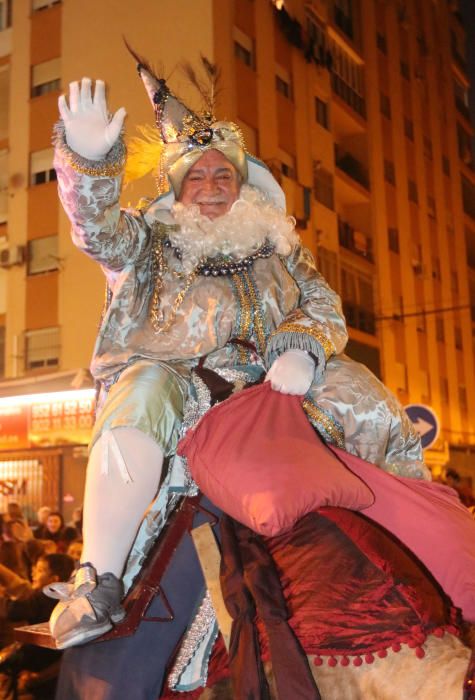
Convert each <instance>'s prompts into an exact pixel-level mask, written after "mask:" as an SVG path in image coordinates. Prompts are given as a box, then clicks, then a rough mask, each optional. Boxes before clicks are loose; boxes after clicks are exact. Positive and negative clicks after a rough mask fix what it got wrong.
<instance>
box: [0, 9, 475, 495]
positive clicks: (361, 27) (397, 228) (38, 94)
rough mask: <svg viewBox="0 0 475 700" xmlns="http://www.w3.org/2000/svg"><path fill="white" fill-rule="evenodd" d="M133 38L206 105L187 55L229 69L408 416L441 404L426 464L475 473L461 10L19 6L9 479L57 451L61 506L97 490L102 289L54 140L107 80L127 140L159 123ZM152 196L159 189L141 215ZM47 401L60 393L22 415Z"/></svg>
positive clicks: (245, 124) (353, 325) (2, 229)
mask: <svg viewBox="0 0 475 700" xmlns="http://www.w3.org/2000/svg"><path fill="white" fill-rule="evenodd" d="M124 34H125V35H126V37H127V39H128V41H129V42H130V43H131V44H132V45H133V46H134V47H136V49H137V51H138V52H139V53H142V54H144V55H145V56H147V57H149V58H150V59H151V60H152V61H155V62H156V63H157V65H160V66H161V67H162V69H163V72H164V75H165V76H167V77H169V79H170V83H171V85H172V87H173V88H174V89H175V90H177V91H178V92H179V94H181V95H182V96H183V97H184V99H185V100H187V101H188V102H189V103H190V104H191V105H192V106H193V107H196V108H198V107H199V100H198V97H197V96H196V95H195V94H194V93H193V91H192V88H191V87H190V86H189V85H188V84H187V83H186V80H185V79H184V77H183V75H182V74H181V72H180V70H179V68H178V66H179V64H180V63H181V61H182V60H183V59H185V58H186V59H188V60H190V61H192V62H193V61H195V60H197V59H198V57H199V54H200V53H202V54H204V55H206V56H208V57H209V58H211V59H212V60H214V61H216V62H217V63H218V64H219V66H220V68H221V72H222V86H223V89H222V92H221V95H220V99H219V103H218V106H217V114H218V116H221V117H225V118H230V119H234V120H235V121H236V122H238V123H239V124H240V126H241V128H242V130H243V132H244V135H245V137H246V140H247V144H248V149H249V150H250V151H251V152H253V153H254V154H256V155H257V156H259V157H260V158H261V159H263V160H264V161H266V163H267V164H268V165H269V167H270V168H271V169H272V171H273V172H274V173H275V175H276V176H277V177H278V178H279V180H280V182H281V183H282V186H283V187H284V189H285V192H286V194H287V199H288V206H289V212H290V213H292V214H293V215H294V216H295V219H296V221H297V226H298V228H299V231H300V233H301V235H302V237H303V239H304V241H305V243H306V244H307V245H308V247H309V248H310V249H311V250H312V251H313V252H314V253H315V255H316V256H317V259H318V261H319V266H320V269H321V270H322V272H323V273H324V274H325V276H326V278H327V279H328V281H329V283H330V284H331V285H332V286H333V287H334V288H336V289H337V290H338V291H339V293H340V294H341V296H342V299H343V305H344V310H345V314H346V317H347V322H348V326H349V329H350V343H349V346H348V353H349V354H350V355H352V356H353V357H354V358H355V359H357V360H360V361H362V362H365V363H366V364H367V365H368V366H369V367H370V368H371V369H372V370H373V371H374V372H375V373H376V374H377V375H378V376H380V377H381V378H382V379H383V381H384V382H385V383H386V384H387V385H388V386H389V387H390V389H391V390H392V391H393V392H394V393H395V394H396V395H397V396H398V398H399V400H400V401H401V402H402V403H403V404H404V405H407V404H423V405H427V406H429V407H430V408H431V409H433V411H434V412H435V413H436V414H437V416H438V418H439V422H440V433H439V437H438V439H437V441H436V442H435V444H434V445H433V446H432V447H431V449H430V450H429V451H428V452H427V458H428V461H429V462H430V463H431V464H433V465H435V466H436V468H437V466H439V467H440V465H442V464H447V463H448V462H449V461H450V463H452V464H454V465H455V466H457V468H459V469H460V470H461V472H462V473H463V474H465V475H466V476H470V474H471V473H473V471H475V468H473V469H472V467H471V463H472V456H473V451H474V450H475V405H474V402H475V391H474V388H475V387H474V372H473V361H474V353H473V319H475V171H474V166H473V157H472V151H471V145H470V144H471V135H472V126H471V124H470V118H469V113H468V108H467V104H468V102H467V91H468V87H469V82H468V77H467V73H466V66H465V60H464V46H465V34H464V28H463V21H462V19H461V18H460V16H459V14H458V9H457V4H456V2H454V0H284V1H282V0H226V1H225V2H223V0H194V1H193V2H190V1H189V0H161V2H159V3H157V2H151V1H148V0H135V1H134V3H130V2H125V1H124V2H119V3H117V2H114V3H112V2H109V1H107V0H81V1H79V0H62V1H59V0H55V1H54V0H0V264H1V269H0V329H1V330H0V370H1V372H2V374H3V380H2V381H0V397H4V399H5V400H6V399H8V398H10V399H11V403H10V405H11V406H13V408H10V409H7V408H5V409H2V406H1V400H3V399H0V414H1V415H2V416H3V415H5V420H4V421H3V422H1V421H0V423H1V427H0V449H1V450H2V451H1V452H0V472H1V469H2V463H3V462H5V463H7V462H8V464H9V465H10V466H9V467H8V468H9V469H10V470H11V473H12V474H13V473H14V472H15V469H17V471H18V468H17V467H18V464H19V463H23V462H25V463H26V462H27V461H28V460H30V461H31V460H33V461H35V460H36V462H35V464H37V466H36V467H35V469H36V472H35V473H37V474H40V473H45V474H46V472H45V471H44V470H45V469H47V467H46V466H42V465H46V458H48V459H53V457H52V455H53V456H54V459H53V461H52V462H51V464H52V466H51V468H50V472H51V474H52V475H53V476H51V474H50V476H49V477H48V482H49V483H51V484H52V486H51V494H53V493H54V494H56V495H55V496H54V498H55V499H58V498H59V499H63V500H64V499H66V500H64V503H63V505H64V504H68V503H69V504H71V505H72V504H76V503H77V500H78V499H79V498H80V495H79V494H80V489H81V479H82V478H83V476H82V475H83V469H84V464H85V453H84V445H85V444H86V443H87V437H88V434H89V430H90V425H91V422H92V406H93V398H92V389H91V382H90V378H89V377H88V375H87V371H86V368H87V366H88V364H89V358H90V354H91V349H92V347H93V343H94V338H95V334H96V330H97V324H98V320H99V317H100V312H101V306H102V301H103V286H104V282H103V278H102V274H101V272H100V270H99V269H98V268H97V266H96V265H95V264H94V263H93V262H91V261H90V260H88V259H87V258H86V257H85V256H83V255H82V254H80V253H79V252H78V251H76V250H75V248H74V247H73V245H72V243H71V241H70V238H69V231H68V223H67V220H66V218H65V216H64V214H63V212H62V210H61V208H60V205H59V203H58V198H57V194H56V183H55V172H54V169H53V167H52V149H51V130H52V125H53V124H54V122H55V120H56V118H57V107H56V103H57V98H58V95H59V94H61V92H62V91H65V90H67V85H68V83H69V82H70V81H71V80H76V79H80V78H81V77H82V76H84V75H88V76H90V77H92V78H96V77H100V78H102V79H104V80H106V82H107V84H108V88H109V101H110V105H111V109H116V108H117V107H119V106H121V105H124V106H125V107H126V109H127V112H128V118H127V131H128V134H129V135H133V134H134V133H136V126H137V125H140V124H145V123H151V121H152V114H151V110H150V105H149V103H148V101H147V98H146V96H145V93H144V91H143V88H142V86H141V84H140V81H139V80H138V79H137V76H136V72H135V66H134V64H133V61H132V60H131V59H130V56H129V55H128V54H127V52H126V50H125V48H124V45H123V42H122V36H123V35H124ZM144 194H145V195H148V196H154V182H153V179H152V178H150V180H147V181H145V180H144V181H142V182H139V183H135V184H134V185H133V186H130V188H128V189H127V190H125V191H124V193H123V203H124V205H128V204H129V203H130V204H134V203H135V202H136V201H137V200H138V199H139V197H140V196H142V195H144ZM472 317H473V319H472ZM73 388H75V389H76V390H79V391H82V392H83V393H81V394H78V395H73V394H71V393H67V394H61V395H59V394H58V392H72V391H73ZM30 394H33V395H36V396H38V394H41V395H42V397H41V403H39V400H38V399H34V400H32V403H28V402H27V401H26V400H25V401H24V403H21V402H22V401H23V400H24V399H23V398H21V397H24V396H25V395H30ZM15 397H17V399H15ZM18 397H19V398H18ZM15 400H17V404H16V403H15ZM18 402H20V404H21V405H22V406H26V408H25V407H24V408H23V409H22V411H23V413H22V412H21V411H20V413H16V414H15V411H18ZM2 410H3V413H2ZM8 411H10V413H9V412H8ZM20 414H21V416H22V418H21V420H22V421H23V423H21V421H20V419H19V418H18V416H19V415H20ZM23 414H25V415H23ZM15 416H16V417H15ZM20 423H21V425H22V427H21V428H20ZM22 431H23V432H22ZM2 436H3V437H2ZM15 464H16V465H17V466H16V467H15ZM38 465H39V466H38ZM40 467H41V469H43V472H41V469H40ZM22 468H23V467H22ZM48 468H49V467H48ZM4 469H6V466H5V465H4ZM25 469H26V470H27V467H25ZM20 471H21V470H20ZM6 473H7V472H5V474H6ZM8 473H10V472H8ZM15 473H16V472H15ZM18 473H20V472H18ZM22 473H23V472H22ZM25 473H26V472H25ZM32 473H33V472H32ZM73 473H75V476H74V478H73V477H71V476H70V475H71V474H73ZM2 478H3V477H2V476H1V474H0V482H1V479H2ZM8 478H10V480H12V479H13V477H12V476H10V477H8ZM35 478H36V480H37V481H38V483H39V482H40V481H41V478H40V477H39V476H36V477H35ZM20 482H21V480H20ZM61 482H62V483H61ZM1 483H3V482H1ZM21 483H23V482H21ZM5 488H6V487H5ZM18 488H19V487H18ZM48 494H49V495H46V492H44V491H43V492H42V495H41V497H42V498H43V500H44V499H45V498H49V499H50V500H51V499H53V496H52V495H51V494H50V493H49V492H48ZM38 498H40V496H38ZM53 500H54V499H53ZM0 505H1V504H0Z"/></svg>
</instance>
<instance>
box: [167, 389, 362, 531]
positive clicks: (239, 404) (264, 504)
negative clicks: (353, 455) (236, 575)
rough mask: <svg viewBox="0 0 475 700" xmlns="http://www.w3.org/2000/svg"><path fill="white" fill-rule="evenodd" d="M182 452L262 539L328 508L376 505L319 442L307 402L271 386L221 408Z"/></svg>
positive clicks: (209, 490)
mask: <svg viewBox="0 0 475 700" xmlns="http://www.w3.org/2000/svg"><path fill="white" fill-rule="evenodd" d="M178 453H179V454H182V455H185V456H186V458H187V460H188V465H189V468H190V471H191V474H192V476H193V478H194V479H195V481H196V483H197V484H198V486H199V488H200V489H201V490H202V491H203V493H204V494H206V496H208V498H210V499H211V501H213V503H215V504H216V505H217V506H218V507H219V508H221V509H222V510H223V511H224V512H226V513H228V514H229V515H231V516H232V517H233V518H235V519H236V520H238V521H240V522H242V523H244V524H245V525H247V526H248V527H250V528H251V529H252V530H254V531H255V532H258V533H260V534H262V535H267V536H274V535H277V534H280V533H282V532H286V531H287V530H290V529H291V527H292V525H293V524H294V523H295V522H296V521H297V520H298V519H299V518H301V517H302V516H303V515H305V514H306V513H309V512H310V511H312V510H315V509H317V508H320V507H322V506H341V507H343V508H351V509H352V510H360V509H362V508H366V507H368V506H369V505H371V503H373V500H374V497H373V494H372V493H371V491H370V489H369V488H368V487H367V486H366V485H365V484H364V483H363V482H362V481H361V479H359V478H358V477H357V476H355V475H354V474H353V473H352V472H351V471H349V470H348V469H347V468H346V467H345V466H344V465H343V464H342V463H341V461H340V460H339V459H337V458H336V457H335V456H334V455H333V454H332V453H331V452H330V451H329V450H328V448H327V447H325V445H324V444H323V443H322V442H321V441H320V440H319V438H318V437H317V436H316V435H315V432H314V430H313V428H312V427H311V426H310V424H309V422H308V419H307V417H306V415H305V413H304V411H303V409H302V405H301V398H299V397H297V396H287V395H284V394H281V393H279V392H277V391H273V390H272V389H271V387H270V383H269V382H267V383H265V384H261V385H259V386H256V387H252V388H250V389H245V390H244V391H241V392H239V393H237V394H234V395H233V396H231V398H229V399H227V400H226V401H224V402H223V403H221V404H219V405H217V406H215V407H213V408H212V409H211V410H210V411H209V412H208V413H207V414H206V415H205V416H204V417H203V418H202V419H201V420H200V422H199V423H198V425H197V426H196V427H195V428H194V429H193V430H190V431H188V433H187V435H186V437H185V438H184V439H183V440H182V441H181V442H180V444H179V446H178Z"/></svg>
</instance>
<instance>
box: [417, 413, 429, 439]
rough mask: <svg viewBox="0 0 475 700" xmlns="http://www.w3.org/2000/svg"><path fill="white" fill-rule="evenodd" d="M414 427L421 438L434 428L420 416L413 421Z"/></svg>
mask: <svg viewBox="0 0 475 700" xmlns="http://www.w3.org/2000/svg"><path fill="white" fill-rule="evenodd" d="M414 428H415V429H416V430H417V432H418V433H419V435H420V436H421V438H423V437H424V435H426V434H427V433H430V431H431V430H434V426H433V425H431V423H428V422H427V421H426V420H423V419H422V418H418V419H417V420H416V422H415V423H414Z"/></svg>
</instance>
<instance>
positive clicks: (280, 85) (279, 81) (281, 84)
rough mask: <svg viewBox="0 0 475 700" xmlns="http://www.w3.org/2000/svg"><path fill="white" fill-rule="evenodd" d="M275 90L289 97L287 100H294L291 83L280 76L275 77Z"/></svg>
mask: <svg viewBox="0 0 475 700" xmlns="http://www.w3.org/2000/svg"><path fill="white" fill-rule="evenodd" d="M275 88H276V90H277V92H280V94H281V95H283V96H284V97H287V99H289V100H291V99H292V88H291V86H290V83H288V82H287V81H286V80H284V79H283V78H281V77H280V75H276V76H275Z"/></svg>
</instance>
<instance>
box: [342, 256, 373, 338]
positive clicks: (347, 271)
mask: <svg viewBox="0 0 475 700" xmlns="http://www.w3.org/2000/svg"><path fill="white" fill-rule="evenodd" d="M341 296H342V301H343V312H344V314H345V317H346V321H347V323H348V325H349V326H351V327H352V328H358V329H359V330H360V331H363V332H364V333H369V334H371V335H374V334H375V332H376V324H375V315H374V294H373V283H372V280H371V278H370V277H366V276H365V275H362V274H361V273H360V272H359V271H358V270H356V269H353V268H349V267H344V266H343V267H342V268H341Z"/></svg>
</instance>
